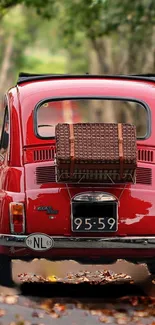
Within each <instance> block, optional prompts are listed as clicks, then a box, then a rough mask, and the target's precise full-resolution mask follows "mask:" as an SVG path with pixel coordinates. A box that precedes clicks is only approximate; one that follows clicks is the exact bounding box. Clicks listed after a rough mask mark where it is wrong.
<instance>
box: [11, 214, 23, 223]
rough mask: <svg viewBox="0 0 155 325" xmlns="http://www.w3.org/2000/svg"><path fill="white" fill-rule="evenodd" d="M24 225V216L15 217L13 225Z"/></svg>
mask: <svg viewBox="0 0 155 325" xmlns="http://www.w3.org/2000/svg"><path fill="white" fill-rule="evenodd" d="M22 223H23V216H22V215H20V214H16V215H13V224H14V225H20V224H22Z"/></svg>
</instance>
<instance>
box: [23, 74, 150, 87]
mask: <svg viewBox="0 0 155 325" xmlns="http://www.w3.org/2000/svg"><path fill="white" fill-rule="evenodd" d="M52 78H53V79H59V78H66V79H70V78H107V79H108V78H116V79H131V80H146V81H155V74H137V75H92V74H88V73H86V74H83V75H78V74H77V75H76V74H30V73H24V72H21V73H20V74H19V77H18V80H17V85H18V84H20V83H23V82H26V81H33V80H34V81H35V80H36V81H37V80H46V79H52Z"/></svg>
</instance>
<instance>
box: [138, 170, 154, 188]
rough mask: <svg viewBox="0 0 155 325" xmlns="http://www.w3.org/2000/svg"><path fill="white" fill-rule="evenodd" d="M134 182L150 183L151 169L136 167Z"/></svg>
mask: <svg viewBox="0 0 155 325" xmlns="http://www.w3.org/2000/svg"><path fill="white" fill-rule="evenodd" d="M136 184H145V185H151V184H152V169H151V168H144V167H137V170H136Z"/></svg>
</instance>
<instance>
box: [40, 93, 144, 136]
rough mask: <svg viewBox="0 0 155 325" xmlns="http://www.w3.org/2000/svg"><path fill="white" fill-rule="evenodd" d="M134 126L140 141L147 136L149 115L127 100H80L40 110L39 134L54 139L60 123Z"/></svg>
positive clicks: (52, 102)
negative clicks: (126, 124)
mask: <svg viewBox="0 0 155 325" xmlns="http://www.w3.org/2000/svg"><path fill="white" fill-rule="evenodd" d="M93 122H97V123H98V122H100V123H131V124H134V125H135V126H136V129H137V137H138V138H145V137H146V135H147V133H148V111H147V109H146V108H145V107H144V106H143V105H142V104H140V103H137V102H133V101H127V100H126V101H124V100H113V99H112V100H109V99H108V100H107V99H99V100H96V99H95V100H94V99H78V100H59V101H49V102H47V103H45V104H43V105H41V106H39V107H38V109H37V134H38V135H39V136H40V137H45V138H46V137H54V136H55V126H56V125H57V124H58V123H93Z"/></svg>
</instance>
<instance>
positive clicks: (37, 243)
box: [26, 233, 54, 251]
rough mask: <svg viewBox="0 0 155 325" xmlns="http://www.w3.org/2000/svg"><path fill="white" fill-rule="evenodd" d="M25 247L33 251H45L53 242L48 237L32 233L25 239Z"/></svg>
mask: <svg viewBox="0 0 155 325" xmlns="http://www.w3.org/2000/svg"><path fill="white" fill-rule="evenodd" d="M26 246H27V247H28V248H31V249H33V250H34V251H47V250H48V249H50V248H52V247H53V246H54V240H53V238H51V237H50V236H48V235H45V234H40V233H34V234H31V235H29V236H28V237H27V238H26Z"/></svg>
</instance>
